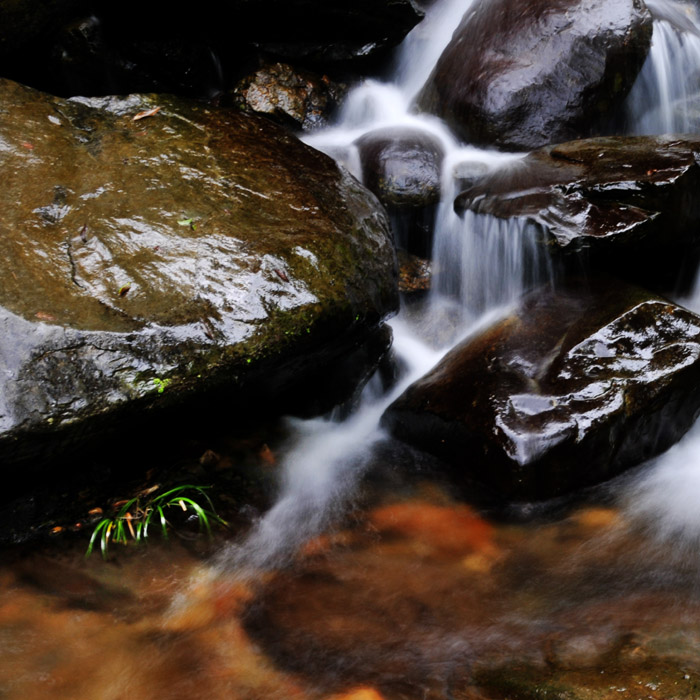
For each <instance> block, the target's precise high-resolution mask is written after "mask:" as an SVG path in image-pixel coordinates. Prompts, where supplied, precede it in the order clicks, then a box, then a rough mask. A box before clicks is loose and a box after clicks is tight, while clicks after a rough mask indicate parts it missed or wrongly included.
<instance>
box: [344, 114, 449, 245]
mask: <svg viewBox="0 0 700 700" xmlns="http://www.w3.org/2000/svg"><path fill="white" fill-rule="evenodd" d="M355 144H356V146H357V149H358V151H359V154H360V162H361V164H362V179H363V182H364V183H365V185H366V186H367V187H368V188H369V189H370V190H371V191H372V192H374V194H376V195H377V197H378V198H379V201H380V202H381V203H382V204H383V205H384V206H385V207H386V209H387V212H388V213H389V216H390V218H391V219H392V228H393V230H394V233H395V236H396V245H397V247H398V248H403V249H404V250H407V251H408V252H410V253H415V254H416V255H419V256H422V257H428V256H429V255H430V252H431V248H432V233H433V231H432V229H433V223H434V219H435V211H436V207H437V204H438V203H439V201H440V180H441V170H442V161H443V158H444V151H443V148H442V144H441V143H440V141H439V140H438V139H437V138H435V137H434V136H432V135H430V134H428V133H426V132H424V131H421V130H419V129H411V128H394V127H388V128H385V129H377V130H375V131H371V132H369V133H368V134H365V135H364V136H362V137H361V138H359V139H358V140H357V141H356V142H355Z"/></svg>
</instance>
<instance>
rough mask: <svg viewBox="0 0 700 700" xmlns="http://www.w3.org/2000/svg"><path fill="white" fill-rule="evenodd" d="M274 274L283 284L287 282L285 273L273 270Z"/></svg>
mask: <svg viewBox="0 0 700 700" xmlns="http://www.w3.org/2000/svg"><path fill="white" fill-rule="evenodd" d="M275 272H276V273H277V276H278V277H279V278H280V279H281V280H282V281H283V282H289V277H287V273H286V272H285V271H284V270H275Z"/></svg>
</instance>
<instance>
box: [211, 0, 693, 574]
mask: <svg viewBox="0 0 700 700" xmlns="http://www.w3.org/2000/svg"><path fill="white" fill-rule="evenodd" d="M470 5H471V0H446V1H445V2H443V3H437V4H436V5H434V6H433V8H432V9H431V11H430V12H429V14H428V16H427V17H426V19H425V20H424V22H423V23H422V24H421V25H419V26H418V27H417V28H416V29H415V30H414V31H413V32H412V33H411V34H410V35H409V36H408V37H407V39H406V41H405V42H404V44H403V47H402V49H401V51H400V52H399V57H398V61H397V69H396V76H395V80H394V82H392V83H381V82H378V81H375V80H367V81H365V82H364V83H363V84H361V85H360V86H359V87H357V88H356V89H354V90H353V91H352V93H351V94H350V95H349V96H348V98H347V99H346V102H345V104H344V107H343V110H342V112H341V114H340V116H339V119H338V122H337V124H336V125H335V126H333V127H331V128H328V129H326V130H324V131H321V132H317V133H314V134H311V135H307V136H305V137H304V140H305V141H306V142H307V143H308V144H310V145H312V146H314V147H315V148H317V149H319V150H322V151H324V152H326V153H328V154H329V155H331V156H332V157H334V158H336V160H338V161H339V162H340V163H341V164H343V165H344V166H345V167H347V168H348V169H349V170H350V171H351V172H352V173H353V174H355V175H356V176H357V177H358V178H359V179H361V178H362V167H361V164H360V159H359V154H358V150H357V148H356V147H355V145H354V144H355V142H356V141H357V139H358V138H360V137H361V136H363V135H364V134H367V133H368V132H370V131H372V130H375V129H379V128H385V127H395V128H401V127H412V128H417V129H420V130H422V131H424V132H427V133H428V134H430V135H432V136H433V137H435V138H437V139H438V140H439V142H440V143H441V144H442V147H443V149H444V152H445V158H444V162H443V175H442V199H441V203H440V205H439V207H438V209H437V213H436V220H435V238H434V247H433V255H432V259H433V279H432V289H431V293H430V296H429V299H428V301H427V303H426V305H425V311H424V313H422V314H420V313H419V314H416V313H412V314H411V317H410V321H405V320H401V319H398V320H395V321H394V322H392V326H393V329H394V350H395V353H396V355H397V356H398V357H399V358H400V359H401V361H402V362H404V363H405V364H406V365H408V366H409V367H410V369H409V371H407V372H406V373H405V377H404V378H403V380H402V381H401V382H400V383H399V385H398V386H397V387H396V388H395V389H394V391H392V392H391V394H390V395H389V396H380V397H377V396H374V397H371V396H368V395H367V392H366V394H365V397H364V399H363V401H362V402H361V405H360V407H359V409H358V411H357V412H356V414H355V415H353V416H352V417H350V418H349V419H348V420H347V421H345V422H343V423H336V422H332V421H323V420H315V421H310V422H300V423H299V424H298V425H297V432H298V442H297V444H296V446H295V447H294V448H292V449H291V451H290V453H289V454H288V456H287V457H286V459H285V461H284V476H283V481H282V487H281V494H280V497H279V499H278V501H277V503H276V505H275V506H274V507H273V508H272V509H271V510H270V511H269V512H268V513H267V514H266V515H265V516H264V517H263V518H262V519H261V520H260V522H259V523H258V525H257V526H256V527H255V528H254V529H253V531H252V533H251V534H250V536H249V537H248V539H247V540H246V541H245V542H244V543H243V544H241V545H236V546H233V547H230V548H228V549H227V550H225V551H224V552H222V554H221V556H220V557H219V559H218V562H219V565H220V567H222V568H225V569H227V570H228V571H232V570H237V571H238V572H239V573H240V572H241V571H251V570H254V569H259V568H266V567H273V566H277V565H279V564H281V563H283V562H284V561H286V560H287V559H288V557H289V556H290V555H291V554H293V552H294V551H295V549H296V547H298V546H299V545H300V544H301V543H303V542H304V541H305V540H306V539H307V538H308V537H310V536H312V535H313V534H314V533H317V532H319V531H321V530H322V529H323V528H324V527H325V526H327V525H328V522H329V519H330V518H331V517H332V516H333V515H334V513H336V512H337V511H338V509H339V508H340V507H341V506H342V504H343V503H344V502H345V501H346V499H347V498H348V497H349V495H350V494H351V493H352V490H353V488H354V486H355V485H356V483H357V480H358V478H359V476H360V475H361V474H362V473H363V471H364V468H365V466H366V464H367V462H368V459H369V457H368V455H369V454H370V452H371V449H372V446H373V445H374V444H376V443H377V442H378V441H379V440H380V439H381V438H382V431H381V430H380V429H379V427H378V419H379V417H380V416H381V414H382V412H383V410H384V408H385V407H386V406H387V405H388V404H389V403H390V402H391V400H392V399H393V398H395V397H396V395H398V393H399V392H400V391H401V390H402V389H403V388H405V387H406V386H407V385H408V383H410V382H411V381H413V380H414V379H416V378H417V377H418V376H420V375H421V374H423V373H425V372H426V371H427V370H428V369H429V368H430V367H431V366H432V365H433V364H434V363H435V362H436V361H437V360H438V359H439V358H440V357H441V355H442V354H444V352H445V351H446V350H447V349H449V346H450V344H453V343H454V342H455V341H456V340H458V339H460V338H462V337H464V336H465V334H467V333H468V332H469V330H470V329H474V328H476V327H478V326H481V325H482V324H484V323H487V322H488V319H489V318H491V317H493V315H494V314H497V313H499V311H498V310H499V309H502V308H503V307H504V306H507V305H508V304H510V303H512V302H513V301H515V300H516V299H517V298H518V297H519V296H521V295H522V293H523V291H524V290H525V289H527V288H529V287H531V286H533V285H534V284H536V283H538V282H541V281H544V280H547V279H551V278H552V275H553V271H552V267H551V264H550V262H549V260H548V259H547V258H546V257H544V256H543V255H542V253H539V252H537V251H538V249H537V247H536V245H535V243H534V238H535V236H536V235H537V231H536V230H535V229H534V227H533V226H531V225H528V224H527V223H525V222H514V223H512V222H511V223H506V222H504V221H501V220H498V219H496V218H494V217H491V216H483V215H475V214H472V213H466V214H465V215H463V216H461V217H460V216H458V215H457V214H456V213H455V212H454V209H453V206H452V203H453V201H454V198H455V196H456V194H457V193H458V191H459V187H460V172H461V171H463V170H465V169H466V170H468V171H470V172H473V171H475V170H476V171H477V172H485V171H486V170H488V169H489V168H492V167H494V166H499V167H504V166H506V167H517V161H518V160H519V159H520V158H521V157H522V154H507V153H498V152H494V151H485V150H481V149H477V148H473V147H469V146H464V145H460V144H459V143H458V142H457V141H456V139H455V138H454V136H453V135H452V134H451V133H450V132H449V130H448V129H447V128H446V127H445V125H444V124H443V123H442V122H441V121H440V120H439V119H437V118H435V117H432V116H430V115H423V114H416V113H413V112H412V111H411V103H412V99H413V97H414V96H415V94H416V93H417V91H418V90H419V89H420V88H421V86H422V85H423V83H424V81H425V80H426V79H427V77H428V76H429V74H430V72H431V71H432V68H433V66H434V64H435V62H436V61H437V59H438V57H439V55H440V53H441V51H442V50H443V48H444V47H445V45H446V44H447V42H448V41H449V39H450V37H451V35H452V32H453V30H454V28H455V27H456V26H457V24H458V23H459V21H460V20H461V18H462V17H463V15H464V13H465V12H466V11H467V10H468V8H469V6H470ZM649 5H650V6H652V9H653V10H654V11H655V15H656V17H657V19H656V20H655V22H654V34H653V46H652V50H651V53H650V56H649V58H648V60H647V62H646V64H645V66H644V68H643V71H642V73H641V74H640V77H639V79H638V81H637V83H636V84H635V86H634V88H633V90H632V92H631V94H630V96H629V99H628V108H627V111H628V120H627V121H628V125H629V126H628V129H629V131H630V133H638V134H641V133H668V132H670V131H677V130H679V131H684V130H688V129H691V127H692V128H695V127H700V119H699V120H697V121H694V119H693V108H694V106H695V104H697V105H698V107H699V108H700V97H698V94H699V90H700V78H699V76H700V29H699V28H698V24H697V18H696V14H695V11H694V10H692V11H691V9H690V8H688V7H686V6H685V5H679V4H676V3H673V2H671V1H670V0H668V2H666V1H665V0H654V2H653V3H652V2H650V3H649ZM679 66H680V68H679ZM437 325H441V326H443V327H442V328H441V329H440V332H439V333H438V332H437ZM444 326H449V327H450V328H451V330H450V331H448V332H446V331H445V329H444ZM436 338H439V340H436ZM696 432H697V431H696ZM697 444H698V443H697V437H692V436H690V437H688V438H687V440H686V441H685V442H684V443H683V444H682V446H680V447H679V448H677V451H676V452H675V453H673V454H672V455H671V456H670V457H669V458H668V461H665V458H662V459H660V460H659V466H658V467H657V470H656V471H652V472H646V474H651V476H647V477H642V478H641V481H637V482H634V484H633V486H630V487H629V489H630V490H629V491H628V493H631V494H635V496H634V498H627V500H626V501H625V502H626V503H629V504H634V503H636V504H638V505H630V506H629V508H628V511H629V512H630V514H632V511H636V513H637V515H638V514H639V513H643V514H647V515H648V516H649V517H653V516H654V514H658V512H659V510H658V507H657V505H656V504H659V503H663V499H660V498H659V497H658V494H657V490H658V489H659V488H664V486H665V485H666V484H667V483H668V481H669V479H668V478H667V477H665V476H664V474H665V473H666V472H665V471H664V470H667V471H668V470H670V471H671V472H673V470H677V469H678V461H679V457H678V450H681V454H682V455H685V456H686V457H687V456H688V455H692V457H693V459H697V458H696V457H695V455H696V453H697V447H696V445H697ZM674 465H675V466H674ZM623 500H624V497H623ZM686 500H687V498H686ZM664 507H665V506H664ZM676 510H678V509H676ZM690 510H691V509H689V508H685V509H684V508H681V509H680V512H681V514H682V513H688V512H690ZM688 520H692V523H695V521H696V520H697V519H696V518H694V517H693V518H688ZM677 525H678V523H677V522H676V521H673V522H668V521H664V520H663V519H662V520H661V526H660V529H659V532H660V533H665V534H668V533H670V532H676V529H677V528H676V526H677ZM697 530H698V532H700V526H698V528H697Z"/></svg>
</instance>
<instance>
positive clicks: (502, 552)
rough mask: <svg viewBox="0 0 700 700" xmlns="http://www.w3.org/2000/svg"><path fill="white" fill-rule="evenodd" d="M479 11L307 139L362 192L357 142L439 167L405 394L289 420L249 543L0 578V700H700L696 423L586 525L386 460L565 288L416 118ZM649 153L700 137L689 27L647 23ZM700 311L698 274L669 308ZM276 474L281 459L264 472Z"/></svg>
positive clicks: (65, 564)
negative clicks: (416, 151) (425, 281)
mask: <svg viewBox="0 0 700 700" xmlns="http://www.w3.org/2000/svg"><path fill="white" fill-rule="evenodd" d="M469 4H470V3H469V0H438V2H436V3H434V4H433V5H432V6H431V8H430V11H429V14H428V16H427V17H426V19H425V20H424V21H423V22H422V23H421V24H420V25H418V27H417V28H416V29H415V30H414V31H413V32H412V33H411V34H409V36H408V37H407V38H406V40H405V41H404V43H403V45H402V46H401V47H400V49H399V50H398V52H397V55H396V58H395V65H394V71H393V78H392V79H391V80H387V81H385V82H381V81H379V80H367V81H365V82H364V83H363V84H361V85H360V86H358V87H356V88H355V89H354V90H353V91H352V92H351V94H350V95H349V96H348V97H347V98H346V101H345V103H344V106H343V109H342V112H341V113H340V114H339V115H338V119H337V121H336V123H335V125H334V126H332V127H330V128H328V129H325V130H323V131H319V132H315V133H312V134H307V135H305V136H304V137H303V140H304V141H306V142H307V143H308V144H309V145H311V146H313V147H315V148H317V149H319V150H322V151H324V152H326V153H327V154H329V155H331V156H332V157H334V158H335V159H337V160H338V161H339V162H340V163H342V164H343V165H344V166H345V167H346V168H348V169H349V170H350V171H351V172H352V173H353V174H354V175H355V176H356V177H358V178H359V179H361V177H362V172H361V166H360V161H359V155H358V153H357V148H356V147H355V146H354V145H353V144H354V142H355V141H356V140H357V139H358V138H359V137H360V136H362V135H363V134H366V133H368V132H369V131H372V130H374V129H377V128H384V127H392V128H402V127H412V128H418V129H421V130H423V131H426V132H428V133H429V134H431V135H432V136H433V137H435V138H436V139H438V140H439V142H440V143H441V144H442V147H443V150H444V152H445V154H446V155H445V159H444V163H443V174H442V200H441V203H440V205H439V206H438V207H437V210H436V213H435V217H436V219H435V240H434V244H433V261H434V262H433V270H434V271H433V280H432V287H431V291H430V293H429V294H428V295H427V296H426V297H425V298H424V299H422V300H421V301H420V302H416V303H414V304H412V305H411V306H409V307H406V308H403V309H402V311H401V313H400V314H399V315H398V317H396V318H395V319H392V320H391V322H390V325H391V327H392V330H393V336H394V341H393V342H394V344H393V352H394V356H395V365H396V366H397V367H399V368H400V372H399V373H398V379H397V381H396V383H395V384H394V385H393V386H392V387H391V388H390V389H386V387H385V386H384V385H383V384H382V382H381V381H380V379H379V378H378V377H377V378H373V379H372V380H370V381H369V383H368V384H367V386H366V387H365V389H364V391H363V393H362V396H361V397H360V399H359V401H358V405H357V406H356V408H355V410H354V411H353V412H352V413H351V415H350V416H349V417H343V418H342V419H341V418H337V417H336V416H333V415H331V416H327V417H325V418H318V419H314V420H306V421H302V420H297V419H294V420H292V419H289V420H286V421H285V422H284V439H275V438H272V437H270V438H269V439H266V440H265V445H264V446H265V448H266V449H265V450H263V451H261V450H260V445H258V444H255V445H253V447H252V448H251V455H252V456H251V459H252V460H253V461H255V460H258V461H259V466H260V468H261V469H266V470H268V471H269V470H271V469H272V470H274V474H275V478H276V479H277V480H278V495H277V498H276V500H275V502H274V504H272V506H271V507H270V508H269V509H267V510H266V511H264V512H261V513H253V514H252V515H251V517H250V518H249V520H248V523H247V524H246V526H245V527H243V528H241V532H239V533H235V532H234V533H231V532H229V533H226V532H219V533H217V534H216V536H215V540H214V542H213V543H211V544H207V543H204V542H199V541H196V542H194V541H188V540H178V539H173V540H172V541H171V542H170V543H166V542H162V541H154V542H153V543H152V544H149V546H148V547H147V548H144V549H128V550H127V549H125V550H124V551H120V552H119V553H118V556H117V557H114V558H113V559H111V560H110V561H108V562H103V561H101V560H100V559H99V557H97V556H93V557H92V558H89V559H84V558H83V556H82V554H83V551H84V544H85V543H84V541H76V542H75V543H73V544H69V545H67V546H65V547H62V548H55V549H52V548H50V547H43V548H38V549H37V550H34V551H30V552H29V553H25V552H23V553H21V554H19V553H18V554H16V555H15V556H12V557H8V558H7V560H6V561H5V562H4V563H3V564H2V565H0V590H2V596H0V648H1V649H2V651H3V653H2V654H1V655H0V698H2V699H3V700H19V699H20V698H21V699H22V700H33V699H37V700H39V699H42V700H43V699H49V698H70V699H71V700H82V699H86V700H87V699H88V698H89V699H91V700H94V699H96V698H99V699H100V700H112V699H113V700H118V699H126V698H130V699H134V698H136V699H140V698H143V699H146V698H157V697H160V698H168V699H172V700H177V699H180V698H183V699H184V698H236V699H242V700H263V699H264V700H267V699H280V700H282V699H290V698H298V699H299V700H303V699H308V700H382V699H384V700H403V699H405V700H424V699H430V700H432V699H434V700H448V699H465V700H466V699H470V700H476V699H479V698H561V699H564V698H630V699H631V698H652V699H659V700H661V699H666V700H670V699H671V698H700V556H699V555H698V547H700V508H698V503H700V469H699V467H700V426H698V425H696V426H695V427H694V428H693V429H691V431H690V432H689V433H688V434H687V435H686V437H685V438H684V439H683V440H682V441H681V442H680V443H678V444H677V445H676V446H674V447H673V448H671V449H670V450H669V451H668V452H666V453H665V454H664V455H662V456H660V457H659V458H657V459H655V460H653V461H652V462H650V463H648V464H645V465H642V466H641V467H639V468H636V469H634V470H632V471H631V472H628V473H626V474H624V475H622V476H621V477H618V478H617V479H615V480H613V481H611V482H607V483H605V484H603V485H601V486H598V487H596V488H593V489H590V490H589V492H587V493H586V494H585V496H584V497H583V498H581V499H580V500H579V501H577V502H576V503H575V504H571V503H568V502H567V503H563V502H550V503H543V504H530V503H519V504H516V505H515V506H513V507H512V509H511V511H510V512H508V513H503V512H498V513H497V512H495V511H491V510H490V509H489V507H488V506H484V505H483V503H482V502H480V501H479V499H478V498H474V497H473V494H471V493H466V494H465V493H464V492H463V491H458V490H457V489H456V488H455V487H454V485H452V484H450V483H449V482H447V481H446V480H445V479H443V478H441V477H440V475H439V472H438V471H436V470H435V469H433V464H432V462H431V458H428V457H425V456H421V455H418V454H417V453H415V452H414V451H412V450H411V449H410V448H408V447H405V448H399V447H397V446H396V445H395V444H392V443H391V441H390V440H389V438H388V436H387V435H386V434H385V432H384V431H383V430H382V429H381V428H380V427H379V419H380V417H381V415H382V413H383V412H384V410H385V408H386V407H387V406H388V405H389V404H390V403H391V402H392V401H393V400H394V399H395V398H396V397H397V396H399V395H400V394H401V392H402V391H403V390H404V389H405V388H406V387H407V386H409V385H410V384H411V383H412V382H413V381H415V380H416V379H417V378H419V377H420V376H422V375H423V374H425V373H426V371H428V370H429V369H430V368H431V367H433V366H434V365H435V363H436V362H437V361H438V360H439V359H440V358H441V357H442V356H443V355H444V354H445V353H446V352H447V351H448V350H449V349H450V348H451V347H453V346H454V345H455V343H457V342H458V341H460V340H462V339H464V338H466V337H468V336H469V335H470V334H473V333H476V332H478V331H479V329H482V328H484V327H485V326H487V325H489V324H490V323H492V322H493V320H494V319H496V318H498V317H499V316H501V315H502V314H503V313H504V312H505V310H507V309H508V308H509V306H510V305H512V304H513V303H514V302H515V301H516V300H517V299H518V298H519V297H520V296H521V295H522V294H523V292H524V291H525V290H527V289H528V288H530V287H532V286H534V285H535V284H537V283H540V282H544V281H548V280H552V279H555V278H556V269H555V268H554V266H553V265H552V264H551V262H550V261H549V260H548V259H547V258H545V257H544V256H543V255H542V254H541V253H538V252H537V249H536V247H535V245H534V243H533V242H532V231H531V230H530V229H529V228H528V227H527V226H521V225H512V226H509V225H507V224H505V223H503V222H500V221H497V220H496V219H492V218H490V217H488V216H483V215H481V216H477V215H473V214H470V213H468V214H466V215H464V216H462V217H459V216H458V215H457V214H455V212H454V209H453V206H452V203H453V201H454V198H455V196H456V194H458V192H459V186H458V183H457V177H456V176H455V173H458V172H459V171H460V168H462V167H463V166H464V164H468V165H469V167H475V164H476V166H477V167H478V168H481V169H489V168H491V167H493V166H495V165H498V166H499V167H503V166H507V163H508V162H509V161H517V159H519V158H521V157H522V156H523V155H524V154H519V153H502V152H496V151H485V150H482V149H478V148H474V147H470V146H468V145H466V146H465V145H464V144H460V143H459V142H458V140H457V139H456V138H455V137H454V136H453V135H452V134H451V133H450V132H449V131H448V130H447V128H446V127H445V125H444V124H443V123H442V122H441V121H440V120H438V119H437V118H435V117H430V116H426V115H418V114H414V113H413V112H412V111H411V104H412V99H413V97H414V96H415V94H416V93H417V91H418V90H419V89H420V87H421V86H422V85H423V83H424V82H425V80H426V79H427V77H428V75H429V74H430V72H431V70H432V67H433V66H434V65H435V62H436V61H437V58H438V57H439V55H440V53H441V51H442V49H443V48H444V47H445V45H446V44H447V43H448V41H449V39H450V37H451V36H452V32H453V31H454V28H455V26H456V25H457V23H458V22H459V21H460V19H461V17H462V16H463V14H464V12H465V11H466V10H467V9H468V6H469ZM648 4H649V6H650V7H651V8H652V10H654V11H655V15H656V16H657V17H658V18H659V19H656V20H655V24H654V35H653V43H652V50H651V53H650V56H649V58H648V60H647V63H646V64H645V66H644V68H643V69H642V73H641V74H640V76H639V78H638V80H637V83H636V84H635V86H634V87H633V89H632V92H631V94H630V96H629V97H628V101H627V116H626V129H627V131H628V133H634V134H652V133H653V134H663V133H673V132H690V133H700V117H699V116H698V115H700V92H699V88H700V81H699V80H698V75H699V74H700V20H699V19H698V17H697V14H696V12H695V11H694V10H691V8H690V6H686V5H680V4H678V5H677V4H674V3H672V2H670V0H668V1H667V0H654V2H653V3H652V2H648ZM678 301H679V303H681V304H684V305H686V306H688V307H689V308H691V309H693V310H696V311H700V276H699V277H698V281H697V282H696V285H695V289H694V290H693V291H691V293H690V294H689V295H688V296H687V297H685V298H683V299H679V300H678ZM268 443H269V445H270V447H271V451H272V453H274V459H271V458H270V449H269V448H268Z"/></svg>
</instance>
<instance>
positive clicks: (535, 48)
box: [418, 0, 652, 151]
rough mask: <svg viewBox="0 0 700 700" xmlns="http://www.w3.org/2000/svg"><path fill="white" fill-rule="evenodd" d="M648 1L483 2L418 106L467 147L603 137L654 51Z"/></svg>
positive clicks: (507, 147)
mask: <svg viewBox="0 0 700 700" xmlns="http://www.w3.org/2000/svg"><path fill="white" fill-rule="evenodd" d="M651 33H652V18H651V15H650V13H649V11H648V10H647V9H646V7H645V6H644V4H643V3H642V2H641V0H554V1H552V0H527V2H522V3H519V4H518V7H517V9H514V8H513V4H512V2H511V1H510V0H476V1H475V2H474V4H473V5H472V6H471V8H470V9H469V11H468V12H467V13H466V15H465V16H464V18H463V20H462V23H461V24H460V26H459V27H458V29H457V30H456V32H455V34H454V36H453V37H452V41H451V42H450V43H449V44H448V46H447V48H446V49H445V51H444V52H443V54H442V56H441V57H440V59H439V61H438V63H437V65H436V67H435V69H434V71H433V73H432V75H431V77H430V78H429V79H428V82H427V83H426V85H425V87H424V89H423V91H422V92H421V94H420V95H419V97H418V105H419V107H420V108H421V109H423V110H424V111H428V112H432V113H434V114H437V115H438V116H440V117H442V118H443V119H445V120H446V121H447V122H448V123H449V124H450V126H451V127H452V128H453V129H454V131H455V132H456V133H457V134H458V135H459V136H460V137H461V138H463V139H464V140H465V141H467V142H469V143H473V144H479V145H485V146H496V147H498V148H501V149H505V150H515V151H518V150H530V149H533V148H538V147H540V146H543V145H546V144H551V143H559V142H562V141H568V140H571V139H574V138H578V137H581V136H590V135H594V134H596V133H600V130H601V129H604V128H605V126H606V124H607V123H608V122H609V121H610V120H611V119H612V118H613V117H614V116H615V111H616V109H617V108H618V107H619V106H620V105H621V104H622V102H623V100H624V98H625V97H626V95H627V93H628V91H629V90H630V88H631V87H632V84H633V83H634V80H635V78H636V77H637V74H638V73H639V70H640V69H641V67H642V64H643V63H644V60H645V58H646V56H647V53H648V51H649V46H650V41H651Z"/></svg>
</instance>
